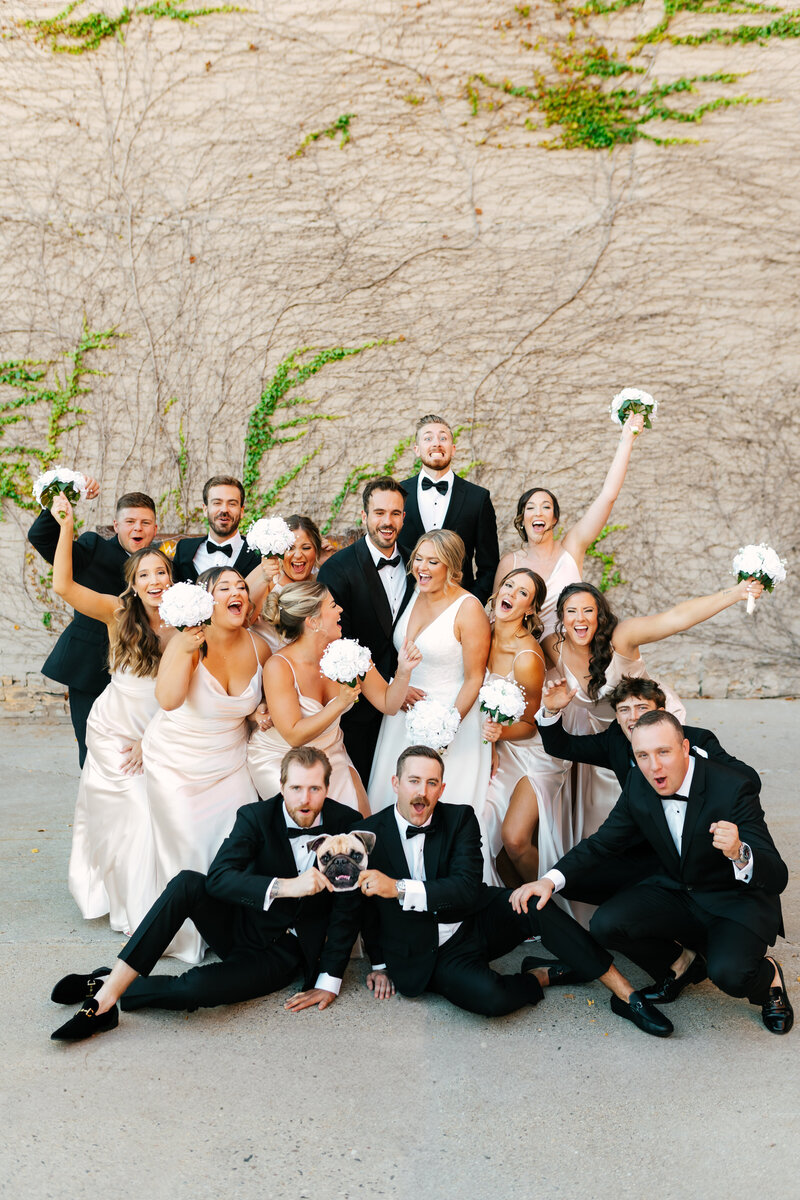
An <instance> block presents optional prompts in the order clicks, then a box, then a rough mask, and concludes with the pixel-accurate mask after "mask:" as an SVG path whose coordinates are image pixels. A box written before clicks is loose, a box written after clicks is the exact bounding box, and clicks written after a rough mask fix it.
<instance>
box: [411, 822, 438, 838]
mask: <svg viewBox="0 0 800 1200" xmlns="http://www.w3.org/2000/svg"><path fill="white" fill-rule="evenodd" d="M418 833H436V830H435V829H434V828H433V826H432V825H409V826H408V828H407V829H406V837H407V838H412V837H416V836H417V834H418Z"/></svg>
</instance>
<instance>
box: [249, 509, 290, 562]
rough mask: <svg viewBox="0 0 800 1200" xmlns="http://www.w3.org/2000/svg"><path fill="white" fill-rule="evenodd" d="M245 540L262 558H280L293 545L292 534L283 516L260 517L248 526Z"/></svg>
mask: <svg viewBox="0 0 800 1200" xmlns="http://www.w3.org/2000/svg"><path fill="white" fill-rule="evenodd" d="M245 541H246V542H247V544H248V546H249V547H250V549H251V550H257V551H258V553H259V554H260V555H261V557H262V558H282V557H283V555H284V554H285V553H286V551H287V550H291V548H292V546H293V545H294V534H293V533H292V531H291V529H290V528H289V526H288V525H287V524H286V522H285V521H284V519H283V517H262V518H261V520H259V521H254V522H253V524H252V525H251V526H250V528H249V529H248V531H247V533H246V534H245Z"/></svg>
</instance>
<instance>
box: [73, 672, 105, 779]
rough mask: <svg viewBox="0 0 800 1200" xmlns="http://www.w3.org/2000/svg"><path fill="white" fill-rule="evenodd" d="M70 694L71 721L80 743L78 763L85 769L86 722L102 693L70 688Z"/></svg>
mask: <svg viewBox="0 0 800 1200" xmlns="http://www.w3.org/2000/svg"><path fill="white" fill-rule="evenodd" d="M68 694H69V715H70V720H71V721H72V728H73V729H74V731H75V738H76V740H77V743H78V762H79V763H80V766H81V767H83V764H84V763H85V761H86V722H87V721H88V720H89V713H90V711H91V707H92V705H93V704H94V702H95V700H96V699H97V697H98V696H99V695H100V692H81V691H80V690H79V689H78V688H74V687H71V686H70V688H69V693H68Z"/></svg>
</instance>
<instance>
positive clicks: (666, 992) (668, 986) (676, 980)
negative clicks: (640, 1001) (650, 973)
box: [642, 954, 708, 1004]
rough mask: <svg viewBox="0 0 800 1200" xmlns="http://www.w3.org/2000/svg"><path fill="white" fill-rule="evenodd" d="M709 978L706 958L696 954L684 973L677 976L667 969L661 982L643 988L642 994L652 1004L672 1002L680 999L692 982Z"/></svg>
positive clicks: (699, 981)
mask: <svg viewBox="0 0 800 1200" xmlns="http://www.w3.org/2000/svg"><path fill="white" fill-rule="evenodd" d="M707 978H708V968H707V967H706V960H705V959H704V958H703V957H702V956H701V955H699V954H696V955H695V957H694V958H693V959H692V961H691V962H690V963H689V966H688V967H687V968H686V970H685V971H684V972H683V974H682V975H678V976H675V975H674V974H673V973H672V971H667V974H666V975H665V977H664V978H663V979H662V980H661V983H654V984H653V985H652V986H651V987H648V988H642V995H643V996H644V998H645V1000H649V1001H650V1003H651V1004H671V1003H672V1001H673V1000H677V999H678V996H680V994H681V992H682V991H683V989H684V988H685V987H688V986H689V984H690V983H702V982H703V980H704V979H707Z"/></svg>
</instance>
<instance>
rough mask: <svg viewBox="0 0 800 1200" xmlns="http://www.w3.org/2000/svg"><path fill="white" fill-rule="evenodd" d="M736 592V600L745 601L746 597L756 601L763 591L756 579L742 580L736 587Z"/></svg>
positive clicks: (762, 586)
mask: <svg viewBox="0 0 800 1200" xmlns="http://www.w3.org/2000/svg"><path fill="white" fill-rule="evenodd" d="M736 590H737V592H738V593H739V595H738V596H737V600H746V599H747V597H748V596H752V597H753V598H754V599H755V600H757V599H758V597H759V596H760V595H761V593H762V592H763V591H764V585H763V583H760V582H759V580H758V579H752V578H751V579H743V580H742V581H741V583H738V584H737V585H736Z"/></svg>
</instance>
